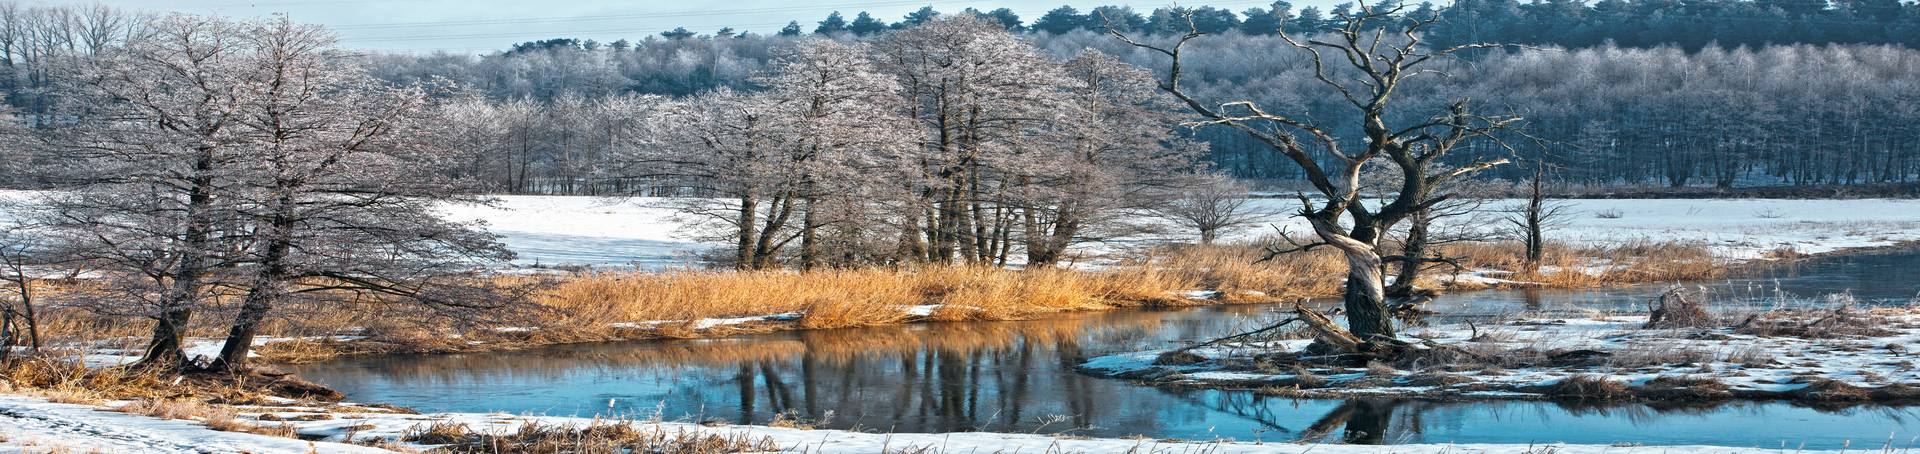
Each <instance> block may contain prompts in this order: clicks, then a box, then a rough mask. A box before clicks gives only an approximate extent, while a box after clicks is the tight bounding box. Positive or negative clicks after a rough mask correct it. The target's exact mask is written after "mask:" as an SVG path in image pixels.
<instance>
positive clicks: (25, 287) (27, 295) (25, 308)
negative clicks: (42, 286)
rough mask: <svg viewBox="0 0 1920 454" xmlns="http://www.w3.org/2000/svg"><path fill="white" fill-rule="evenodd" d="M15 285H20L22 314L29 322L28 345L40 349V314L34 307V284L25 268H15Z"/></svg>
mask: <svg viewBox="0 0 1920 454" xmlns="http://www.w3.org/2000/svg"><path fill="white" fill-rule="evenodd" d="M13 277H14V285H17V286H19V287H20V315H21V316H23V317H24V318H25V319H24V320H22V322H24V323H26V324H27V347H29V348H32V349H33V351H35V352H38V351H40V316H39V314H36V313H34V309H33V286H32V285H30V284H29V279H27V272H26V269H25V268H15V269H14V276H13Z"/></svg>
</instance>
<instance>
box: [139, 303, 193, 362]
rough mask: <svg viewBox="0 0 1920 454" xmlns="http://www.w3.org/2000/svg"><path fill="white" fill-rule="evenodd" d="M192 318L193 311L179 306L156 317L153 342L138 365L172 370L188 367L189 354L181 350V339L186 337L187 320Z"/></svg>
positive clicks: (148, 344)
mask: <svg viewBox="0 0 1920 454" xmlns="http://www.w3.org/2000/svg"><path fill="white" fill-rule="evenodd" d="M192 317H193V309H187V308H184V307H177V306H176V307H175V308H174V309H170V310H167V311H165V312H162V313H161V314H160V316H159V317H156V318H155V319H154V324H153V340H152V341H149V342H148V343H147V351H146V355H144V356H142V357H141V358H140V362H138V363H136V364H138V365H140V366H143V367H162V368H172V369H178V368H183V367H186V365H187V353H186V351H184V350H182V348H181V340H180V338H181V337H183V336H186V329H187V320H188V319H191V318H192Z"/></svg>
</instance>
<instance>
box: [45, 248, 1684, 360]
mask: <svg viewBox="0 0 1920 454" xmlns="http://www.w3.org/2000/svg"><path fill="white" fill-rule="evenodd" d="M1442 249H1443V251H1444V253H1445V255H1447V256H1449V257H1460V258H1462V259H1463V261H1464V263H1463V264H1464V265H1466V266H1468V267H1470V268H1473V269H1490V270H1518V269H1521V268H1522V267H1521V265H1522V263H1521V260H1520V252H1521V249H1520V247H1519V246H1518V245H1517V244H1511V243H1457V244H1449V245H1446V246H1444V247H1443V248H1442ZM1263 255H1264V253H1263V250H1262V249H1261V246H1260V244H1259V243H1252V242H1249V243H1241V244H1229V245H1215V246H1196V245H1185V246H1169V247H1163V248H1157V249H1154V250H1150V251H1148V252H1146V253H1143V254H1141V256H1140V257H1138V258H1136V259H1132V260H1125V261H1122V262H1119V263H1118V264H1116V265H1114V266H1110V267H1108V268H1105V269H1101V270H1060V269H1036V270H1009V269H1000V268H991V267H965V266H953V267H947V266H927V267H917V268H874V269H858V270H826V271H814V272H792V271H756V272H733V271H677V272H667V273H649V272H600V273H586V274H576V275H569V276H564V277H558V278H556V277H509V278H502V280H503V281H506V282H508V283H516V284H518V283H527V284H533V283H538V284H542V285H543V290H541V291H540V292H538V293H537V294H536V295H535V296H534V303H535V304H533V305H530V306H526V307H521V308H518V309H517V310H511V311H504V312H499V313H495V314H491V315H490V317H491V318H489V319H484V320H465V319H462V320H455V319H450V318H445V317H438V316H436V315H434V314H432V313H430V312H429V311H427V310H425V309H423V308H420V307H418V306H417V305H404V304H401V305H396V304H382V303H380V302H368V301H358V302H327V303H309V302H302V301H290V302H288V304H285V305H281V306H278V307H276V311H277V312H276V314H275V316H274V317H273V318H271V319H269V320H268V321H267V323H266V325H265V326H264V327H263V333H262V335H264V336H273V337H282V338H305V340H296V341H289V342H276V343H270V344H267V345H265V346H262V347H259V348H257V350H256V351H257V352H258V353H259V354H260V355H261V356H263V357H264V358H265V361H268V362H282V363H305V362H314V361H321V360H326V359H330V358H333V357H336V356H340V355H353V354H370V353H388V352H420V353H431V352H450V351H466V350H475V349H509V348H519V347H526V346H533V345H547V344H560V343H572V342H592V341H605V340H623V339H645V338H660V337H713V336H724V335H729V334H734V333H741V332H754V331H765V330H774V329H825V328H848V327H864V326H880V325H894V324H901V323H908V322H914V321H921V320H926V321H970V320H1015V319H1032V318H1038V317H1042V316H1046V315H1048V314H1056V313H1061V312H1074V311H1092V310H1103V309H1111V308H1117V307H1140V306H1177V305H1197V304H1223V303H1225V304H1233V303H1265V302H1275V301H1290V300H1294V299H1298V298H1305V297H1326V296H1334V295H1337V294H1338V293H1339V292H1340V289H1341V286H1342V284H1343V276H1344V274H1345V267H1346V265H1345V263H1344V260H1343V259H1342V258H1341V257H1340V256H1339V255H1338V254H1336V253H1334V252H1333V251H1331V250H1326V249H1324V248H1323V249H1321V250H1316V251H1312V252H1309V253H1302V254H1289V255H1283V256H1280V257H1278V258H1276V259H1274V260H1271V261H1268V262H1265V263H1258V264H1256V263H1254V261H1255V260H1257V259H1259V258H1260V257H1261V256H1263ZM1717 264H1718V262H1717V261H1716V260H1714V259H1713V257H1712V255H1711V254H1710V253H1709V252H1708V251H1707V249H1706V248H1704V247H1699V246H1692V245H1682V244H1670V243H1633V244H1627V245H1622V246H1618V247H1611V248H1571V247H1566V246H1558V245H1556V246H1552V247H1550V248H1549V250H1548V259H1547V263H1546V265H1547V266H1548V269H1560V270H1584V271H1562V272H1553V273H1538V274H1534V275H1524V274H1522V275H1513V276H1506V277H1508V278H1510V279H1512V280H1515V281H1524V282H1531V283H1532V284H1524V285H1541V286H1548V287H1591V286H1599V285H1607V284H1616V283H1630V282H1648V281H1661V280H1685V279H1698V278H1703V277H1708V276H1712V275H1714V274H1715V273H1717V272H1718V269H1719V268H1718V267H1716V266H1715V265H1717ZM1428 276H1429V277H1428V278H1426V279H1424V280H1427V281H1429V282H1423V283H1422V285H1423V286H1427V287H1440V288H1445V287H1454V288H1467V287H1472V286H1475V285H1478V284H1460V285H1456V284H1454V283H1451V282H1444V281H1448V280H1446V279H1441V278H1444V277H1445V273H1444V272H1430V273H1428ZM1188 290H1214V291H1216V292H1217V296H1215V297H1213V298H1211V299H1209V300H1194V299H1189V298H1185V297H1183V296H1181V293H1182V292H1184V291H1188ZM48 291H52V292H59V291H66V292H69V293H70V294H69V295H68V296H80V297H85V294H86V292H89V291H91V290H90V289H86V288H84V287H82V284H67V285H65V286H64V287H60V288H49V289H48ZM101 297H105V296H104V295H103V296H101ZM231 305H232V301H230V299H229V298H224V297H218V298H215V300H214V301H213V302H212V304H210V305H209V307H207V308H205V309H203V310H201V311H199V312H198V313H197V314H196V316H195V317H194V320H193V323H192V325H191V326H190V327H189V329H188V334H189V336H190V337H199V338H217V337H219V336H221V335H223V334H224V332H223V329H224V328H223V327H222V325H223V324H224V323H225V322H227V321H228V320H230V318H231V314H230V311H231V310H232V308H231V307H229V306H231ZM924 305H937V306H938V308H937V309H935V310H934V311H933V312H932V313H931V314H929V315H928V316H925V317H916V316H912V315H909V314H908V313H907V309H908V308H909V307H913V306H924ZM780 313H797V314H800V316H799V318H798V319H797V320H792V321H783V322H777V323H745V324H730V325H725V326H719V327H707V326H702V325H701V324H699V320H701V319H712V318H733V317H751V316H761V315H767V314H780ZM504 327H511V328H516V329H511V330H502V329H499V328H504ZM521 328H524V329H521ZM148 329H149V328H148V326H147V325H146V324H145V323H127V320H126V319H124V318H115V317H107V316H101V315H96V314H92V313H89V312H85V311H81V310H78V309H74V308H53V309H50V310H49V311H48V313H47V316H46V317H45V322H44V329H43V331H44V332H45V333H46V338H47V339H48V341H49V343H50V344H59V343H66V344H69V345H98V344H99V343H100V342H101V341H107V340H112V341H118V342H124V343H129V344H132V343H137V342H139V340H140V339H143V338H144V336H145V335H146V334H147V330H148ZM341 335H353V336H361V337H364V338H365V340H359V341H353V342H334V341H329V340H325V339H326V338H328V337H330V336H341ZM125 347H135V345H125Z"/></svg>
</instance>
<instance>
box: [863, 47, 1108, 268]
mask: <svg viewBox="0 0 1920 454" xmlns="http://www.w3.org/2000/svg"><path fill="white" fill-rule="evenodd" d="M875 48H876V49H877V51H878V54H879V56H878V59H879V60H880V62H881V65H882V69H883V70H884V71H887V72H888V73H890V74H892V75H893V76H894V77H895V78H896V79H897V80H899V82H900V85H901V86H902V89H903V91H902V93H903V95H904V96H903V100H904V105H905V106H906V108H907V112H908V113H909V115H910V116H911V118H912V119H913V120H914V121H915V122H916V123H917V124H918V127H919V128H920V129H921V130H922V131H921V133H920V135H919V137H920V140H919V144H918V145H919V150H917V151H916V153H917V154H918V155H919V160H920V161H921V170H922V172H923V174H924V177H923V178H920V179H915V180H912V182H913V184H914V185H915V186H916V187H912V188H910V190H911V191H913V192H916V193H918V194H919V196H918V197H919V198H920V201H919V203H920V205H921V206H920V207H918V209H916V210H909V214H908V217H909V218H908V219H906V220H904V221H903V222H901V225H903V226H906V230H905V231H903V234H902V236H901V241H902V246H901V248H900V249H901V251H902V255H903V256H906V257H907V258H908V259H909V260H913V261H930V262H934V263H954V262H958V261H965V262H969V263H992V262H995V261H997V259H998V258H999V256H1000V255H1002V254H1003V253H1005V252H1007V251H1010V250H1011V248H1010V247H1008V246H1009V244H1011V243H1010V242H1008V241H1005V240H1006V239H1008V238H1009V235H1008V234H1007V233H1006V231H1007V230H1009V229H1011V227H1012V223H1010V222H1005V221H1004V220H1005V219H1010V218H1011V213H1009V212H1008V211H1007V210H1004V209H1001V210H996V209H995V208H996V207H997V206H998V207H1004V206H1005V205H1006V204H1004V203H1002V202H1003V200H1002V199H1004V195H1005V194H1004V192H1003V191H1004V189H1005V188H1006V185H1007V184H1010V183H1012V182H1010V181H1007V180H1005V179H1003V178H1001V177H1004V176H1007V175H1009V173H1008V172H1005V171H1004V170H1005V169H1004V168H1003V167H1007V166H1012V165H1015V164H1016V162H1015V161H1012V160H1010V157H1012V156H1014V155H1016V154H1018V152H1019V151H1022V150H1028V149H1033V148H1035V147H1038V146H1040V144H1041V143H1045V142H1051V143H1059V142H1058V137H1059V136H1058V135H1057V134H1056V135H1054V137H1047V136H1048V135H1049V134H1055V133H1057V132H1058V131H1054V130H1049V129H1047V128H1049V127H1050V126H1052V125H1054V124H1056V123H1059V122H1060V121H1061V120H1063V119H1065V118H1067V117H1068V116H1069V115H1070V114H1069V110H1071V109H1073V108H1074V106H1075V105H1076V104H1074V103H1073V102H1071V101H1070V98H1069V96H1068V93H1069V92H1068V89H1069V87H1072V86H1073V84H1074V83H1075V82H1074V81H1073V80H1072V79H1071V78H1069V77H1068V76H1067V74H1066V71H1065V70H1064V68H1062V67H1061V66H1060V65H1058V64H1056V63H1053V62H1051V61H1048V60H1047V59H1046V58H1045V57H1042V56H1041V55H1039V54H1038V53H1037V52H1036V51H1035V49H1034V48H1033V46H1032V45H1031V44H1028V43H1027V42H1025V41H1023V40H1021V39H1019V38H1018V37H1016V36H1014V35H1013V34H1011V33H1008V32H1007V31H1006V30H1005V29H1004V28H1002V27H1000V25H999V24H997V23H994V22H990V21H986V20H983V19H980V18H977V17H973V16H970V15H964V14H963V15H957V16H953V17H943V18H940V19H936V20H933V21H929V22H927V23H925V24H921V25H920V26H918V27H913V28H910V29H905V30H901V31H899V32H896V33H892V34H889V35H887V36H885V37H883V38H882V39H881V40H879V41H878V42H877V43H876V44H875Z"/></svg>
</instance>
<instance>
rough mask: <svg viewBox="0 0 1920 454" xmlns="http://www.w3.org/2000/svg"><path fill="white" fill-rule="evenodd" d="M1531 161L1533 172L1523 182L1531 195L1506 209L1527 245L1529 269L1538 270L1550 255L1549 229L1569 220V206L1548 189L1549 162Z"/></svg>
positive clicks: (1521, 239)
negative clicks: (1556, 198)
mask: <svg viewBox="0 0 1920 454" xmlns="http://www.w3.org/2000/svg"><path fill="white" fill-rule="evenodd" d="M1530 164H1531V167H1533V169H1532V170H1533V172H1532V176H1531V177H1529V178H1528V179H1527V180H1526V181H1525V182H1523V183H1522V185H1523V187H1524V188H1525V191H1526V192H1525V193H1524V194H1526V196H1527V198H1526V200H1525V201H1523V202H1521V203H1520V204H1518V205H1515V206H1511V207H1508V208H1507V209H1506V212H1507V222H1508V223H1511V224H1512V225H1513V230H1514V233H1515V236H1517V237H1519V238H1520V241H1521V243H1523V244H1525V245H1526V251H1525V253H1524V254H1525V255H1524V258H1525V260H1526V262H1525V263H1526V270H1525V271H1526V272H1528V273H1534V272H1539V271H1540V262H1541V260H1544V259H1545V258H1546V254H1547V251H1546V246H1547V238H1546V232H1547V230H1549V229H1552V228H1554V227H1558V226H1561V225H1565V224H1566V222H1567V219H1566V217H1567V216H1568V215H1569V209H1568V208H1569V207H1568V206H1567V204H1566V203H1564V202H1556V201H1554V200H1552V199H1551V198H1550V194H1548V193H1547V191H1546V189H1545V181H1546V179H1547V164H1546V163H1545V162H1542V161H1539V160H1535V161H1533V162H1531V163H1530Z"/></svg>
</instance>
